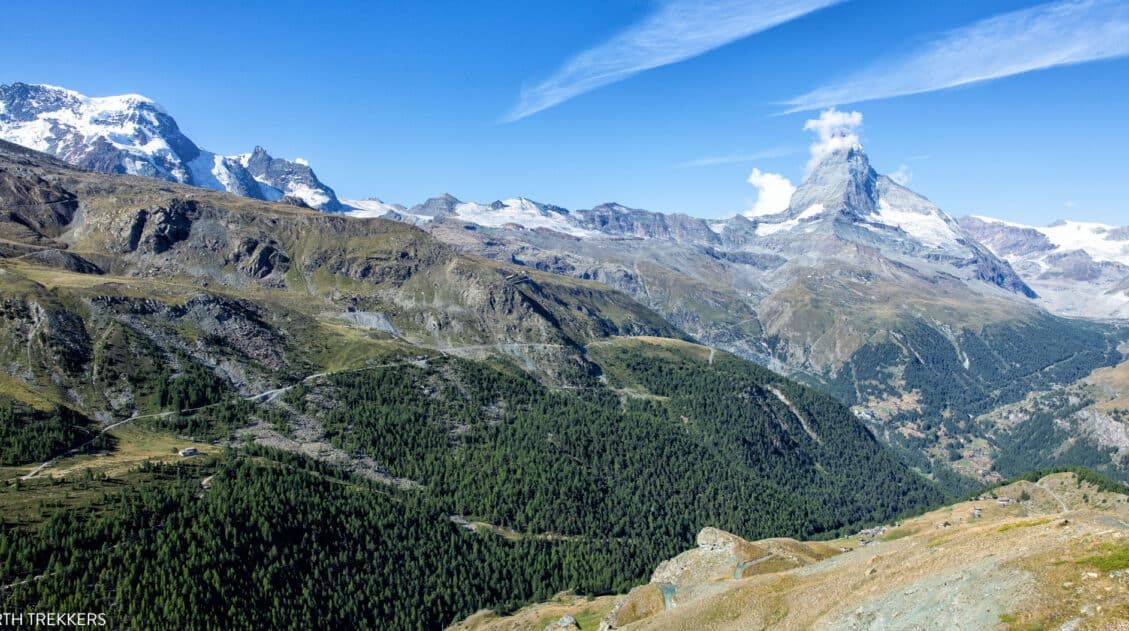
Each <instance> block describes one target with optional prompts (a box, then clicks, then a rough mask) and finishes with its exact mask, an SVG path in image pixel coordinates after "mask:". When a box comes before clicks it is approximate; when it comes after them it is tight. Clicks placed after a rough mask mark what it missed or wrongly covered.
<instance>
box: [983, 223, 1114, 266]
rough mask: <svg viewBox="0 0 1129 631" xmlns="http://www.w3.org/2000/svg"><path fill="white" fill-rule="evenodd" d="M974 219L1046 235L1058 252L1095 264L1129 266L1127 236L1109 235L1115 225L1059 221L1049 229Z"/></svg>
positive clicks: (1048, 227)
mask: <svg viewBox="0 0 1129 631" xmlns="http://www.w3.org/2000/svg"><path fill="white" fill-rule="evenodd" d="M973 217H974V218H976V219H979V220H980V221H983V222H985V223H994V224H998V225H1003V226H1008V227H1011V228H1019V229H1024V230H1034V231H1036V232H1038V233H1040V234H1042V235H1043V236H1045V237H1046V238H1047V240H1048V241H1050V242H1051V244H1052V245H1054V246H1055V250H1056V251H1057V252H1071V251H1074V250H1083V251H1085V252H1086V254H1089V255H1090V258H1092V259H1094V260H1095V261H1111V262H1114V263H1121V264H1122V265H1129V236H1127V237H1126V238H1111V233H1113V232H1114V231H1115V230H1119V228H1118V227H1117V226H1112V225H1109V224H1103V223H1096V222H1089V221H1058V222H1055V223H1053V224H1051V225H1049V226H1045V227H1039V226H1027V225H1024V224H1020V223H1015V222H1012V221H1004V220H1003V219H994V218H992V217H983V216H979V215H973ZM1127 232H1129V231H1127Z"/></svg>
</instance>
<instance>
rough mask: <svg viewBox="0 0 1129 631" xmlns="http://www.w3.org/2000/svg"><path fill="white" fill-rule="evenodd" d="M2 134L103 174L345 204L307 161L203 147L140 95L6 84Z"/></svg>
mask: <svg viewBox="0 0 1129 631" xmlns="http://www.w3.org/2000/svg"><path fill="white" fill-rule="evenodd" d="M0 138H2V139H4V140H8V141H11V142H14V143H16V144H19V145H23V146H25V147H29V148H32V149H36V150H39V151H43V152H45V153H49V154H51V155H53V156H55V157H57V158H60V159H62V160H64V161H65V162H69V163H70V164H73V165H75V166H80V167H83V168H86V169H90V170H93V171H99V172H102V173H128V174H131V175H144V176H148V177H155V178H160V179H163V180H169V181H172V182H180V183H181V184H189V185H192V186H200V187H203V188H210V189H213V190H217V191H227V192H230V193H236V194H238V195H243V196H244V197H251V198H254V199H262V200H270V201H274V200H283V199H285V198H287V197H289V198H290V200H291V201H295V202H300V203H301V204H302V205H307V206H310V207H312V208H317V209H319V210H325V211H330V212H334V211H339V210H342V209H343V207H342V205H341V203H340V202H339V201H338V200H337V195H336V194H335V193H334V192H333V189H331V188H329V187H328V186H326V185H325V184H323V183H322V182H320V181H319V180H318V179H317V176H316V175H314V172H313V171H312V170H311V169H310V167H309V165H307V164H304V163H303V161H294V162H291V161H288V160H279V159H277V158H272V157H271V156H270V155H269V154H267V152H266V151H265V150H264V149H263V148H262V147H256V148H255V150H254V151H253V152H252V153H248V154H243V155H239V156H222V155H218V154H215V153H212V152H210V151H207V150H205V149H202V148H200V147H199V146H197V145H196V143H194V142H192V140H191V139H189V138H188V137H187V136H185V135H184V134H183V133H182V132H181V131H180V127H179V126H178V125H177V123H176V120H174V119H173V117H172V116H170V115H169V114H168V112H166V111H165V110H164V108H162V107H161V106H160V105H158V104H157V103H155V102H154V101H153V100H152V99H149V98H147V97H144V96H141V95H138V94H125V95H120V96H107V97H88V96H86V95H83V94H80V93H78V92H75V91H74V90H68V89H65V88H60V87H56V86H50V85H29V84H26V83H13V84H11V85H0Z"/></svg>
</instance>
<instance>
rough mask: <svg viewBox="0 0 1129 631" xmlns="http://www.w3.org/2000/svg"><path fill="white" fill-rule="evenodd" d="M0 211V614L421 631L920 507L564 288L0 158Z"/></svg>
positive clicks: (651, 322)
mask: <svg viewBox="0 0 1129 631" xmlns="http://www.w3.org/2000/svg"><path fill="white" fill-rule="evenodd" d="M0 207H2V209H3V211H4V215H3V216H2V217H0V279H2V281H3V282H2V284H0V360H2V361H3V362H4V365H5V367H6V368H7V370H6V372H5V375H4V376H2V377H0V422H2V423H3V433H4V436H5V450H4V451H3V458H4V464H5V465H6V467H5V468H4V469H3V471H4V473H5V479H6V480H7V483H6V484H5V485H4V487H3V489H0V491H2V492H0V502H2V503H3V505H4V508H5V509H4V511H3V515H4V517H3V530H2V536H0V559H3V563H2V568H3V572H2V574H3V576H2V577H0V580H2V581H3V583H4V584H5V585H8V586H9V589H8V590H7V591H6V598H7V600H6V602H8V603H9V604H11V605H12V606H13V607H17V608H19V609H20V610H39V609H66V610H72V609H75V610H77V609H81V610H91V611H109V612H114V613H113V615H114V616H116V618H115V620H114V622H115V624H120V625H121V626H126V627H130V626H135V627H161V626H168V625H169V624H172V623H174V622H175V621H179V620H184V619H185V618H186V617H191V618H192V619H193V620H194V624H197V625H198V626H200V627H203V628H217V629H218V628H225V629H229V628H249V627H253V626H257V625H261V624H263V623H264V620H269V621H274V622H276V623H278V624H283V623H282V621H295V620H304V621H307V622H309V624H311V625H321V624H330V623H333V622H334V621H338V622H340V623H342V624H343V623H344V622H345V621H353V622H354V623H358V622H359V623H362V624H364V623H367V624H368V625H370V626H380V625H389V626H394V627H405V628H437V627H441V626H443V625H446V624H448V623H450V622H452V621H454V620H456V619H457V618H459V617H462V616H465V615H468V614H470V613H472V612H473V611H475V610H477V609H479V608H481V607H486V606H489V607H498V608H503V609H506V608H511V607H514V606H517V605H519V604H521V603H523V602H528V601H530V600H535V599H542V598H546V597H548V596H550V595H551V594H553V593H556V592H558V591H560V590H563V589H577V590H581V591H585V592H589V593H593V592H608V591H618V590H623V589H626V588H627V587H630V585H632V584H634V583H635V582H638V581H640V580H643V579H645V575H646V573H647V571H648V569H649V567H650V566H652V565H653V564H654V563H656V562H657V561H658V560H660V559H662V558H664V557H666V556H670V555H671V554H673V553H674V552H676V551H678V550H679V549H681V548H683V547H685V546H686V545H687V544H688V543H689V542H690V541H692V540H693V536H694V534H695V533H696V532H697V531H698V530H700V529H701V528H703V527H705V526H708V525H721V526H722V527H725V528H728V529H730V530H731V531H733V532H736V533H740V534H742V535H744V536H749V537H763V536H774V535H792V536H820V535H830V534H833V533H839V532H844V531H846V530H850V529H854V528H857V527H858V526H859V525H861V524H865V523H874V522H878V521H882V520H885V519H888V518H890V517H891V516H893V515H895V514H897V513H900V512H903V511H907V510H913V509H916V508H919V507H922V506H926V505H929V504H932V503H936V502H938V501H940V499H941V497H942V495H941V493H940V491H939V490H938V489H937V487H936V486H935V485H934V484H933V483H932V482H930V481H929V480H927V479H926V478H924V477H922V476H921V475H919V474H918V473H916V472H914V471H912V470H911V469H909V468H908V467H906V466H905V465H904V464H902V463H901V462H900V461H899V460H898V458H897V457H896V456H895V455H894V454H893V453H892V452H891V451H889V450H888V449H887V448H886V447H884V446H883V445H882V444H881V443H880V442H879V441H877V440H876V439H875V438H874V436H873V435H872V434H871V433H870V432H869V431H868V430H867V429H866V428H865V427H864V426H863V424H862V423H860V422H859V421H858V419H857V418H855V417H854V416H853V415H852V414H851V413H850V411H849V410H848V409H847V408H845V407H844V406H842V405H841V404H840V403H838V402H837V401H835V400H834V399H833V398H831V397H829V396H827V395H824V394H820V393H818V392H816V391H814V390H812V389H809V388H807V387H805V386H802V385H799V384H797V383H795V382H793V381H790V380H788V379H786V378H784V377H781V376H780V375H777V374H775V373H772V372H770V371H768V370H766V369H764V368H761V367H759V366H756V365H754V364H752V363H750V362H748V361H746V360H743V359H739V358H737V357H735V356H732V355H730V354H727V353H724V352H719V351H715V350H712V349H710V348H707V347H703V346H699V345H697V344H695V343H693V342H692V341H690V340H689V339H688V338H687V336H685V335H684V334H683V333H682V332H681V331H680V330H679V329H678V328H676V327H675V326H673V325H671V324H669V323H668V322H667V321H666V320H664V319H663V318H662V317H661V316H659V315H658V314H656V313H655V312H653V311H652V310H650V309H649V308H647V307H645V306H643V305H641V304H639V303H637V302H636V301H634V300H633V299H631V298H630V297H628V296H626V295H625V294H623V293H620V292H618V291H616V290H614V289H609V288H608V287H606V286H604V285H602V284H599V283H597V282H594V281H589V280H583V279H576V278H569V277H565V276H559V275H554V274H549V273H544V272H539V271H536V270H530V269H528V268H524V267H521V266H516V265H513V264H509V263H500V262H494V261H490V260H486V259H482V258H477V257H473V256H468V255H465V254H460V253H458V252H457V251H456V250H454V249H452V248H451V247H449V246H447V245H445V244H443V243H442V242H440V241H439V240H437V239H435V238H434V237H432V236H430V235H429V234H427V233H426V232H424V231H422V230H420V229H418V228H416V227H413V226H410V225H406V224H404V223H399V222H393V221H387V220H383V219H359V218H354V217H347V216H340V215H330V214H325V213H320V212H316V211H312V210H309V209H303V208H298V207H294V206H292V205H286V204H280V203H269V202H264V201H261V200H255V199H250V198H246V197H238V196H235V195H231V194H227V193H219V192H215V191H209V190H204V189H199V188H192V187H188V186H184V185H181V184H177V183H172V182H167V181H164V180H160V179H154V178H146V177H136V176H131V175H113V174H109V175H108V174H100V173H94V172H90V171H84V170H80V169H76V168H74V167H72V166H69V165H67V164H65V163H63V162H61V161H59V160H56V159H53V158H50V157H48V156H45V155H43V154H40V153H37V152H34V151H31V150H28V149H24V148H21V147H17V146H15V145H11V144H7V143H0ZM123 421H124V423H123ZM109 426H114V429H111V430H109V431H107V432H105V433H100V432H99V429H100V428H103V427H109ZM185 443H190V444H199V445H202V446H207V445H209V443H210V444H211V446H210V447H208V449H209V450H214V449H222V450H223V451H222V452H219V451H209V452H208V453H210V454H214V455H207V456H203V457H200V458H187V459H183V460H182V459H180V458H178V456H177V455H176V451H177V450H176V446H177V445H178V444H180V445H183V444H185ZM153 445H165V446H166V447H164V448H163V449H160V448H156V447H153ZM170 446H171V448H169V447H170ZM69 448H74V449H75V451H74V452H71V453H66V450H67V449H69ZM52 456H60V459H59V460H50V461H48V462H46V463H45V464H44V465H43V466H41V467H34V468H33V465H35V464H37V463H39V462H42V461H46V460H48V458H49V457H52ZM170 460H172V461H175V462H174V463H172V464H169V463H168V461H170ZM162 463H165V464H162ZM358 568H368V569H370V570H372V571H359V570H358ZM391 568H395V570H394V571H392V570H391ZM37 576H38V577H40V578H38V579H34V580H28V579H32V578H33V577H37ZM330 609H332V610H333V613H332V614H328V615H330V616H331V618H326V617H323V616H324V615H325V614H324V612H325V611H327V610H330ZM319 612H320V613H319ZM332 616H336V618H333V617H332Z"/></svg>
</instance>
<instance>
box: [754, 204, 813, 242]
mask: <svg viewBox="0 0 1129 631" xmlns="http://www.w3.org/2000/svg"><path fill="white" fill-rule="evenodd" d="M824 210H825V208H824V206H823V204H812V205H811V206H808V209H807V210H805V211H804V212H802V213H800V214H798V215H796V216H795V217H793V218H791V219H788V220H785V221H781V222H780V223H771V222H764V223H758V224H757V236H758V237H763V236H767V235H770V234H776V233H777V232H783V231H786V230H791V229H792V228H795V227H796V226H798V225H800V224H801V223H803V222H805V221H807V220H809V219H814V218H816V217H818V216H820V215H822V214H823V211H824Z"/></svg>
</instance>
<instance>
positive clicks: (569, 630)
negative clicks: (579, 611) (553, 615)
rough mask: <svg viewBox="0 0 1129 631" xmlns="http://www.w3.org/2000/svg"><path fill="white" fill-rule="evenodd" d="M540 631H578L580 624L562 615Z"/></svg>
mask: <svg viewBox="0 0 1129 631" xmlns="http://www.w3.org/2000/svg"><path fill="white" fill-rule="evenodd" d="M542 631H580V624H579V623H577V622H576V618H574V617H572V616H569V615H564V616H561V617H560V618H559V619H557V620H554V621H553V622H550V623H549V624H548V625H546V626H545V628H544V629H543V630H542Z"/></svg>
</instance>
